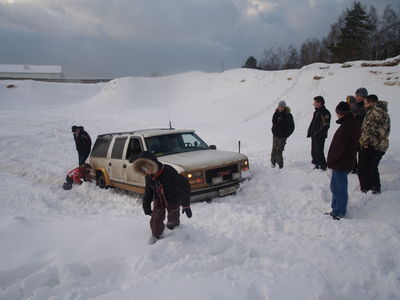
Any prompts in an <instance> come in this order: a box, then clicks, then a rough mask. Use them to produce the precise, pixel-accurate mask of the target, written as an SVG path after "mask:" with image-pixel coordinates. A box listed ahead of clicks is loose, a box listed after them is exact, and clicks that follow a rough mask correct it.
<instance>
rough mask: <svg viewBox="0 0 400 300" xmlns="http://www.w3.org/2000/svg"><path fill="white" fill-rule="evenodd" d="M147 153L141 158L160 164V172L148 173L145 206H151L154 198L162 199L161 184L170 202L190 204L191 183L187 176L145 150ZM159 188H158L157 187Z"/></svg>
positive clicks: (183, 204) (144, 198)
mask: <svg viewBox="0 0 400 300" xmlns="http://www.w3.org/2000/svg"><path fill="white" fill-rule="evenodd" d="M143 153H144V154H145V155H144V156H142V157H141V159H143V158H144V159H149V160H152V161H153V162H155V163H156V164H157V166H158V170H159V171H158V173H157V174H156V175H155V176H149V175H146V177H145V181H146V186H145V192H144V195H143V208H150V204H151V202H152V201H153V200H162V199H160V196H159V189H160V186H161V187H162V190H163V192H164V195H165V200H166V202H167V205H168V204H174V205H182V206H183V207H188V206H189V205H190V190H191V189H190V184H189V181H188V180H187V178H186V177H184V176H182V175H181V174H179V173H178V172H177V171H176V170H175V169H174V168H173V167H171V166H169V165H164V164H162V163H161V162H159V161H158V159H157V158H156V157H155V156H153V155H152V154H151V153H149V152H143ZM157 188H158V189H157Z"/></svg>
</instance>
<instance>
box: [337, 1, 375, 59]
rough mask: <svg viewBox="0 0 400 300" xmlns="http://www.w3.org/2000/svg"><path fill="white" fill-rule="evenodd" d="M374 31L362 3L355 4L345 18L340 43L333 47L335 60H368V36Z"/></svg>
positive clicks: (339, 38)
mask: <svg viewBox="0 0 400 300" xmlns="http://www.w3.org/2000/svg"><path fill="white" fill-rule="evenodd" d="M371 30H372V28H371V25H369V24H368V16H367V13H366V11H365V9H364V8H363V6H362V5H361V3H360V2H354V3H353V7H352V9H350V10H349V9H348V10H347V12H346V16H345V18H344V26H343V27H341V28H340V34H339V37H338V43H337V45H336V46H332V47H331V51H332V53H333V57H334V60H336V61H345V60H356V59H362V58H366V56H367V51H366V50H365V47H366V43H367V42H368V36H369V34H370V31H371Z"/></svg>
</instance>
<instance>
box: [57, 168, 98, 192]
mask: <svg viewBox="0 0 400 300" xmlns="http://www.w3.org/2000/svg"><path fill="white" fill-rule="evenodd" d="M91 169H92V167H91V166H90V165H89V164H88V163H85V164H83V165H81V166H79V167H77V168H75V169H73V170H71V171H69V172H68V174H67V177H66V178H65V181H66V182H64V184H63V189H64V190H70V189H72V184H73V183H75V184H82V180H81V179H83V181H89V182H92V176H91V175H90V170H91Z"/></svg>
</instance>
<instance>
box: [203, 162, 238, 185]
mask: <svg viewBox="0 0 400 300" xmlns="http://www.w3.org/2000/svg"><path fill="white" fill-rule="evenodd" d="M238 170H239V169H238V165H237V164H234V165H230V166H226V167H223V168H217V169H212V170H206V182H207V183H208V184H211V183H212V178H213V177H219V176H222V178H223V180H224V181H228V180H232V174H233V173H236V172H238Z"/></svg>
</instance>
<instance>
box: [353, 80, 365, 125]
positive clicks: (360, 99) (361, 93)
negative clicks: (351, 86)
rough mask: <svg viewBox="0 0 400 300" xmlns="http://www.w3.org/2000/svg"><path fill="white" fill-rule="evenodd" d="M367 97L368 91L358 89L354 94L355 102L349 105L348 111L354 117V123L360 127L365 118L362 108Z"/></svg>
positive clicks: (363, 108)
mask: <svg viewBox="0 0 400 300" xmlns="http://www.w3.org/2000/svg"><path fill="white" fill-rule="evenodd" d="M367 96H368V91H367V89H366V88H363V87H361V88H359V89H357V90H356V92H355V97H354V98H355V101H354V102H353V103H352V104H351V105H350V110H351V111H352V112H353V114H354V115H355V117H356V121H357V122H358V124H359V125H360V127H361V125H362V123H363V120H364V117H365V113H366V110H365V107H364V101H365V99H366V98H367Z"/></svg>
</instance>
